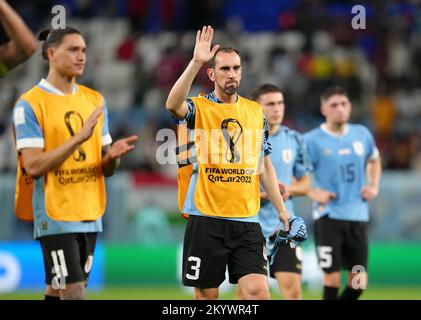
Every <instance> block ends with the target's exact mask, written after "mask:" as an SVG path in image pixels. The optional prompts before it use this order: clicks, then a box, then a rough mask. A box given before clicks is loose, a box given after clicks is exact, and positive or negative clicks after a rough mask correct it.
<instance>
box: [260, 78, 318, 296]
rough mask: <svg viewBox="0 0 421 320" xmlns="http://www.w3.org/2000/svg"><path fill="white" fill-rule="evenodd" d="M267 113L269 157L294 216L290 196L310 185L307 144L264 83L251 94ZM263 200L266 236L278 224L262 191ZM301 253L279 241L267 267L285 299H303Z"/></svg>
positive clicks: (272, 88) (281, 100)
mask: <svg viewBox="0 0 421 320" xmlns="http://www.w3.org/2000/svg"><path fill="white" fill-rule="evenodd" d="M252 98H253V100H254V101H256V102H258V103H259V104H260V105H261V106H262V108H263V110H264V112H265V115H266V120H267V123H268V127H269V139H268V141H269V143H270V144H271V146H272V153H271V154H270V159H271V161H272V164H273V167H274V168H275V171H276V176H277V178H278V184H279V188H280V190H281V193H282V197H283V199H284V200H285V206H286V207H287V209H288V212H289V213H290V215H291V216H294V206H293V202H292V200H291V197H295V196H304V195H306V194H307V193H308V192H309V191H310V188H311V178H310V175H309V172H310V170H311V168H310V167H309V166H310V165H311V164H310V163H309V159H308V154H307V147H306V145H305V142H304V140H303V139H302V137H301V135H300V134H299V133H298V132H296V131H294V130H291V129H289V128H288V127H285V126H282V125H281V123H282V121H283V119H284V114H285V104H284V96H283V94H282V92H281V90H280V89H279V88H278V87H277V86H275V85H272V84H263V85H261V86H259V87H258V88H256V89H255V90H254V91H253V93H252ZM260 198H261V200H262V203H261V207H260V211H259V222H260V225H261V226H262V231H263V235H264V236H265V238H266V239H267V238H268V237H269V235H270V234H271V233H272V232H273V230H275V229H276V228H277V226H278V225H279V218H278V216H277V214H276V210H275V208H274V207H273V205H272V203H271V202H270V201H269V199H268V197H267V194H266V192H264V191H261V193H260ZM301 261H302V252H301V247H300V246H294V245H292V244H291V243H284V244H280V245H279V247H278V251H277V253H276V255H275V257H274V258H273V261H272V264H271V265H270V266H269V271H270V276H271V277H274V278H276V280H277V282H278V285H279V288H280V290H281V292H282V294H283V296H284V298H285V299H287V300H299V299H302V294H301V271H302V265H301Z"/></svg>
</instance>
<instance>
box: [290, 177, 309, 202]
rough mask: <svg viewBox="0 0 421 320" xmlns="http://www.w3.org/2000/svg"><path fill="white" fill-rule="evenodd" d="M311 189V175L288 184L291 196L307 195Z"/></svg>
mask: <svg viewBox="0 0 421 320" xmlns="http://www.w3.org/2000/svg"><path fill="white" fill-rule="evenodd" d="M310 190H311V178H310V176H308V175H307V176H303V177H301V178H300V179H298V180H297V181H296V182H294V183H293V184H292V185H290V186H288V191H289V194H290V195H291V196H294V197H297V196H305V195H307V194H308V193H309V192H310Z"/></svg>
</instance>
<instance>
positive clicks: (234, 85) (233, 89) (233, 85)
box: [222, 81, 238, 96]
mask: <svg viewBox="0 0 421 320" xmlns="http://www.w3.org/2000/svg"><path fill="white" fill-rule="evenodd" d="M222 91H223V92H224V93H225V94H226V95H228V96H233V95H235V94H237V91H238V82H237V81H234V82H230V83H229V85H228V83H227V84H225V87H224V88H223V90H222Z"/></svg>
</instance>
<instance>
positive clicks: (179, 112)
mask: <svg viewBox="0 0 421 320" xmlns="http://www.w3.org/2000/svg"><path fill="white" fill-rule="evenodd" d="M202 65H203V63H199V62H195V61H193V60H192V61H190V63H189V65H188V66H187V68H186V70H184V72H183V74H182V75H181V76H180V78H178V80H177V82H176V83H175V84H174V86H173V87H172V89H171V91H170V93H169V95H168V98H167V102H166V108H167V110H168V111H169V112H171V113H172V114H173V115H174V116H175V117H176V118H179V119H181V118H184V117H185V115H186V113H187V110H183V109H184V108H183V105H184V101H185V100H186V98H187V95H188V94H189V91H190V88H191V85H192V83H193V81H194V78H195V77H196V75H197V73H198V72H199V70H200V68H202Z"/></svg>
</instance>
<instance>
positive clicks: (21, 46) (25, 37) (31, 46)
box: [0, 0, 37, 67]
mask: <svg viewBox="0 0 421 320" xmlns="http://www.w3.org/2000/svg"><path fill="white" fill-rule="evenodd" d="M0 21H1V23H2V26H3V28H4V30H5V31H6V34H7V36H8V37H9V39H10V42H9V43H8V44H6V45H4V46H3V48H4V50H2V51H3V52H2V53H1V54H2V55H3V56H2V57H1V58H2V60H5V61H4V62H5V63H6V64H7V66H8V67H13V66H15V65H16V64H18V63H19V62H21V61H23V60H25V59H27V58H29V57H30V56H31V55H32V54H33V53H34V52H35V50H36V48H37V46H36V42H35V38H34V35H33V34H32V32H31V30H29V28H28V27H27V26H26V24H25V23H24V22H23V20H22V19H21V17H19V15H18V14H17V13H16V12H15V11H14V10H13V9H12V8H11V7H10V6H9V5H8V4H7V3H6V2H5V1H3V0H0Z"/></svg>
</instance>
